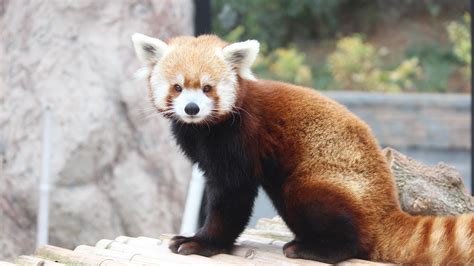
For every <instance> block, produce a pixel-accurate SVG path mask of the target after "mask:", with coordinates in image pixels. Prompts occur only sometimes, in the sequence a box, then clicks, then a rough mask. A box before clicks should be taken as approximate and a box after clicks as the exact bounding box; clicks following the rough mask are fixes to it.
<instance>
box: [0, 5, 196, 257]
mask: <svg viewBox="0 0 474 266" xmlns="http://www.w3.org/2000/svg"><path fill="white" fill-rule="evenodd" d="M0 29H1V30H0V40H1V41H0V258H11V257H13V256H15V255H19V254H28V253H32V252H33V250H34V246H35V239H36V217H37V206H38V189H39V188H38V185H39V184H38V180H39V177H40V175H41V154H42V149H41V139H42V132H43V119H44V110H45V109H46V107H47V106H49V107H50V109H51V121H52V126H51V130H52V137H51V141H52V151H51V154H52V157H51V164H50V165H51V184H52V186H53V187H52V190H51V197H50V203H51V205H50V227H49V229H50V243H52V244H55V245H58V246H63V247H69V248H72V247H74V246H75V245H78V244H80V243H81V244H94V241H96V240H97V239H100V238H110V237H115V236H117V235H121V234H125V235H131V236H138V235H148V236H158V234H159V233H161V232H177V231H178V230H179V225H180V221H181V214H182V211H183V207H184V200H185V197H186V190H187V184H188V180H189V177H190V173H191V170H190V165H189V163H188V162H187V161H186V159H185V158H184V156H183V155H182V154H181V153H180V152H179V151H178V149H177V147H176V146H175V144H174V141H173V140H172V137H171V135H170V132H169V127H168V124H167V122H166V121H164V120H163V119H162V118H160V117H159V116H157V115H152V113H153V111H152V110H151V109H150V107H149V106H150V105H149V103H148V101H147V99H146V84H145V82H144V81H134V79H133V73H134V72H135V71H136V70H137V69H138V68H139V67H140V65H139V62H138V60H137V59H136V58H135V55H134V53H133V48H132V44H131V40H130V36H131V34H132V33H134V32H142V33H145V34H149V35H153V36H158V37H161V38H167V37H170V36H174V35H182V34H187V35H191V34H192V33H193V2H192V1H191V0H180V1H174V0H130V1H96V0H81V1H64V0H51V1H40V0H35V1H26V0H24V1H23V0H18V1H17V0H15V1H13V0H3V1H0Z"/></svg>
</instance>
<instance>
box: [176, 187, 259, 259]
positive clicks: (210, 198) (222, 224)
mask: <svg viewBox="0 0 474 266" xmlns="http://www.w3.org/2000/svg"><path fill="white" fill-rule="evenodd" d="M206 191H207V195H206V196H207V208H206V209H207V216H206V220H205V223H204V226H203V227H202V228H201V229H200V230H199V231H198V233H196V235H194V236H193V237H183V236H175V237H174V238H173V239H172V240H171V242H170V249H171V251H172V252H174V253H178V254H183V255H189V254H199V255H202V256H212V255H215V254H218V253H224V252H228V251H229V250H230V249H231V248H232V245H233V243H234V241H235V239H236V238H237V237H238V236H239V234H240V233H241V232H242V231H243V230H244V228H245V226H246V225H247V223H248V221H249V218H250V215H251V214H252V208H253V203H254V199H255V197H256V195H257V185H256V184H253V183H248V184H239V186H236V187H232V188H225V187H223V186H220V185H219V184H209V183H208V184H207V188H206Z"/></svg>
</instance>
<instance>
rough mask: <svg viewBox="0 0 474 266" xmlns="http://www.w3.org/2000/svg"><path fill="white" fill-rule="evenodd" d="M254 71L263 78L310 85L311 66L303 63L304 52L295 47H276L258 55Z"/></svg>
mask: <svg viewBox="0 0 474 266" xmlns="http://www.w3.org/2000/svg"><path fill="white" fill-rule="evenodd" d="M255 72H256V73H257V75H259V76H260V77H263V78H268V79H276V80H280V81H286V82H291V83H295V84H300V85H306V86H311V85H312V75H311V68H310V67H309V66H308V65H306V64H305V54H304V53H301V52H300V51H298V50H297V49H296V48H294V47H292V48H278V49H276V50H274V51H272V52H271V53H268V54H266V55H263V56H260V57H259V58H258V59H257V62H256V64H255Z"/></svg>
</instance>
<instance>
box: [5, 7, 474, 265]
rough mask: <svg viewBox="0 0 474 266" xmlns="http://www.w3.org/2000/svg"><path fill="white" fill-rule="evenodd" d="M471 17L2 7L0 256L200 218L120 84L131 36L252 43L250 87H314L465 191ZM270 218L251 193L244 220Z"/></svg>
mask: <svg viewBox="0 0 474 266" xmlns="http://www.w3.org/2000/svg"><path fill="white" fill-rule="evenodd" d="M470 20H471V17H470V14H469V2H468V1H461V0H459V1H452V0H418V1H415V0H300V1H283V0H253V1H237V0H228V1H224V0H211V1H199V0H196V1H192V0H176V1H173V0H129V1H108V0H107V1H93V0H79V1H73V0H51V1H40V0H33V1H27V0H18V1H16V0H15V1H13V0H0V258H2V259H9V258H12V257H13V256H16V255H19V254H20V253H21V254H28V253H32V252H33V251H34V248H35V245H36V244H37V243H40V244H41V243H44V242H46V241H47V242H49V243H51V244H53V245H57V246H62V247H66V248H73V247H75V246H77V245H79V244H94V243H95V242H96V241H97V240H99V239H101V238H112V237H116V236H118V235H129V236H139V235H144V236H149V237H157V236H158V235H159V234H161V233H178V232H179V231H180V229H181V230H182V229H183V228H182V227H181V224H182V221H183V213H184V212H185V209H186V211H187V213H197V212H199V207H200V193H188V187H191V188H192V187H193V185H192V184H193V183H192V182H190V180H191V177H192V176H194V177H195V178H194V179H193V180H197V181H196V182H195V183H196V184H199V183H201V184H202V182H201V181H199V177H198V176H199V173H197V172H196V171H194V175H193V174H192V167H191V165H190V164H189V162H188V161H187V160H186V158H184V156H183V155H182V154H181V152H180V151H179V150H178V148H177V147H176V145H175V143H174V140H173V139H172V137H171V134H170V131H169V125H168V122H167V121H166V120H164V119H163V118H161V117H160V116H159V115H157V114H155V113H153V111H151V108H150V106H149V103H148V100H147V95H146V84H145V82H144V81H137V80H134V77H133V76H134V72H135V71H136V70H137V69H138V68H139V67H140V64H139V62H138V60H137V59H136V58H135V55H134V53H133V48H132V44H131V41H130V36H131V34H133V33H134V32H141V33H144V34H147V35H151V36H156V37H158V38H161V39H167V38H170V37H173V36H177V35H193V34H194V33H195V32H197V33H203V32H212V33H215V34H218V35H219V36H221V37H222V38H223V39H225V40H227V41H229V42H232V41H237V40H245V39H250V38H252V39H257V40H259V41H260V42H261V44H262V49H261V54H260V56H259V58H258V59H257V63H256V65H255V66H254V70H255V72H256V75H257V76H258V77H260V78H268V79H277V80H282V81H287V82H291V83H296V84H301V85H305V86H310V87H314V88H316V89H317V90H320V91H322V92H323V93H324V94H326V95H328V96H329V97H331V98H334V99H336V100H338V101H339V102H341V103H343V104H345V105H346V106H347V107H348V108H349V109H350V110H352V111H353V112H355V113H356V114H358V115H359V116H360V117H361V118H363V119H364V120H365V121H366V122H367V123H368V124H369V125H370V126H371V127H372V129H373V131H374V133H375V134H376V136H377V138H378V139H379V142H380V144H381V146H382V147H387V146H390V147H393V148H395V149H398V150H400V151H402V152H403V153H405V154H407V155H409V156H411V157H413V158H415V159H416V160H419V161H421V162H424V163H427V164H436V163H437V162H438V161H444V162H446V163H448V164H450V165H453V166H455V167H456V168H457V169H458V170H459V171H460V172H461V173H462V174H463V176H464V177H465V184H466V186H467V187H468V188H470V187H471V166H470V160H471V142H470V137H471V129H470V125H471V116H470V110H471V100H470V99H471V96H470V94H471V82H470V81H471V76H470V74H471V34H470V33H471V21H470ZM190 184H191V186H190ZM198 186H199V185H198ZM195 187H196V186H194V188H195ZM198 190H199V189H198ZM189 191H195V190H193V189H190V190H189ZM188 194H192V196H188ZM187 198H188V200H187ZM186 200H187V201H188V204H186ZM193 203H194V204H193ZM273 215H275V213H274V210H273V208H272V207H271V205H270V203H269V202H268V200H267V199H266V198H265V197H264V196H263V193H260V196H259V198H258V200H257V204H256V210H255V215H254V217H253V220H252V222H251V225H252V224H253V223H254V221H255V219H256V218H259V217H264V216H266V217H272V216H273ZM189 217H191V218H189ZM48 218H49V219H48ZM187 219H188V220H189V219H194V220H196V219H197V218H196V217H195V216H193V215H191V216H189V215H188V218H187ZM188 222H189V221H188ZM193 222H195V223H197V222H198V221H193Z"/></svg>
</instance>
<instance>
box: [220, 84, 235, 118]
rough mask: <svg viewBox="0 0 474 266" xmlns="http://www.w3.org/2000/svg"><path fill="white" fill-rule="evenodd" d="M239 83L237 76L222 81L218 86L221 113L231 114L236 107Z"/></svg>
mask: <svg viewBox="0 0 474 266" xmlns="http://www.w3.org/2000/svg"><path fill="white" fill-rule="evenodd" d="M236 83H237V81H236V78H235V76H231V77H228V78H225V79H223V80H221V81H220V82H219V83H218V84H217V87H216V89H217V91H216V92H217V95H218V96H219V113H220V114H224V113H227V112H230V111H231V110H232V108H233V107H234V104H235V100H236V98H237V91H236V90H237V89H236V86H237V84H236Z"/></svg>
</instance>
